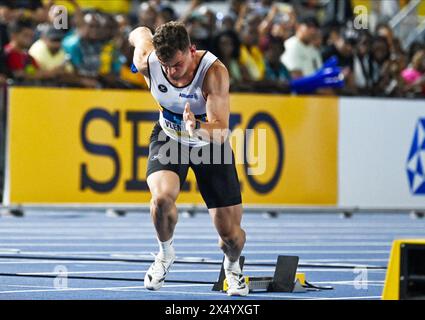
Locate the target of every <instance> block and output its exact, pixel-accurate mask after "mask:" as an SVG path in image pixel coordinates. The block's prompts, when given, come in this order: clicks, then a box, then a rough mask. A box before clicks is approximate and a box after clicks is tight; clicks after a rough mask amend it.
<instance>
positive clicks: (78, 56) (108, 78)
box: [63, 12, 121, 87]
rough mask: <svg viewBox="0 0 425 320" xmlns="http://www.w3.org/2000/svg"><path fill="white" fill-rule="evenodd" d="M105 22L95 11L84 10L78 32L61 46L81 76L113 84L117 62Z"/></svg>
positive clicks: (105, 83)
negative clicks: (82, 21)
mask: <svg viewBox="0 0 425 320" xmlns="http://www.w3.org/2000/svg"><path fill="white" fill-rule="evenodd" d="M106 21H107V20H106V19H105V17H103V16H102V15H101V14H99V13H98V12H89V13H86V14H85V15H84V23H83V25H82V26H81V27H80V28H79V29H78V33H77V34H74V35H73V36H71V37H69V38H67V39H65V40H64V43H63V47H64V49H65V52H66V53H67V54H69V56H70V58H71V62H72V64H73V66H74V67H75V68H76V69H77V70H78V72H79V74H80V75H81V76H84V77H89V78H92V79H93V80H96V81H99V83H103V85H106V86H112V87H116V86H119V74H120V68H121V61H120V59H119V52H118V49H117V48H116V47H115V44H114V42H113V41H112V40H113V39H111V36H113V35H111V28H107V27H105V26H106V25H107V22H106Z"/></svg>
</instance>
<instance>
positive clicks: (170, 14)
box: [155, 6, 177, 28]
mask: <svg viewBox="0 0 425 320" xmlns="http://www.w3.org/2000/svg"><path fill="white" fill-rule="evenodd" d="M174 20H177V15H176V12H175V11H174V9H173V7H171V6H161V7H160V8H159V10H158V14H157V16H156V21H155V27H156V28H157V27H159V26H161V25H163V24H165V23H167V22H170V21H174Z"/></svg>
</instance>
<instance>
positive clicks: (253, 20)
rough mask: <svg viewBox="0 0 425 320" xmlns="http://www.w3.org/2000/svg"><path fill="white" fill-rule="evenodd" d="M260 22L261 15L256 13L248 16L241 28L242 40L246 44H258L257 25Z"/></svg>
mask: <svg viewBox="0 0 425 320" xmlns="http://www.w3.org/2000/svg"><path fill="white" fill-rule="evenodd" d="M260 23H261V17H260V16H258V15H251V16H250V17H248V19H247V21H246V24H245V26H244V28H243V30H242V36H241V39H242V42H243V43H244V44H245V45H247V46H254V45H257V44H258V41H259V35H258V25H259V24H260Z"/></svg>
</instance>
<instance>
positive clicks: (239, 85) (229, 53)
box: [212, 30, 251, 91]
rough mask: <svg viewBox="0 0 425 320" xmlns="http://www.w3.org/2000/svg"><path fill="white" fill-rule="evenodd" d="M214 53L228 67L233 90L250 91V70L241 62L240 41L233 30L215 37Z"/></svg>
mask: <svg viewBox="0 0 425 320" xmlns="http://www.w3.org/2000/svg"><path fill="white" fill-rule="evenodd" d="M212 52H213V53H214V54H215V55H216V56H217V58H218V59H219V60H220V61H221V62H222V63H223V64H224V65H225V66H226V68H227V70H228V72H229V77H230V87H231V88H232V90H243V91H246V90H249V89H251V87H250V85H248V84H247V82H249V81H250V80H251V78H250V76H249V74H248V70H247V69H246V68H245V66H243V65H242V64H241V63H240V62H239V61H240V40H239V37H238V35H237V34H236V32H234V31H232V30H226V31H222V32H220V33H219V34H217V35H216V36H215V37H214V40H213V48H212Z"/></svg>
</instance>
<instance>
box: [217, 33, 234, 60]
mask: <svg viewBox="0 0 425 320" xmlns="http://www.w3.org/2000/svg"><path fill="white" fill-rule="evenodd" d="M218 49H219V50H220V56H222V57H225V58H227V59H230V58H232V56H233V52H234V50H235V44H234V43H233V39H232V38H231V37H229V36H227V35H223V36H221V37H220V39H219V40H218Z"/></svg>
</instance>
